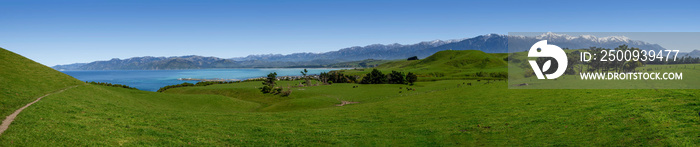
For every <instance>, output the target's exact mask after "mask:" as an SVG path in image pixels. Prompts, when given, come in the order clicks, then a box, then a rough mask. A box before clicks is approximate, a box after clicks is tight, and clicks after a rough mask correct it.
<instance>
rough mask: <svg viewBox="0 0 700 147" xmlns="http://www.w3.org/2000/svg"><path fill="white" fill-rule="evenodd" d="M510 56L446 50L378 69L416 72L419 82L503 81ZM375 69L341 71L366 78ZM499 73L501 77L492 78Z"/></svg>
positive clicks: (385, 65) (382, 65)
mask: <svg viewBox="0 0 700 147" xmlns="http://www.w3.org/2000/svg"><path fill="white" fill-rule="evenodd" d="M506 57H507V55H506V54H503V53H485V52H483V51H480V50H445V51H439V52H437V53H435V54H433V55H431V56H429V57H427V58H425V59H421V60H411V61H407V60H400V61H392V62H388V63H384V64H381V65H379V66H377V67H376V69H379V70H380V71H382V72H384V73H389V72H391V71H392V70H395V71H400V72H404V73H407V72H412V73H416V74H417V75H418V77H419V78H418V80H419V81H432V80H445V79H503V78H504V77H502V75H504V74H505V72H507V70H508V69H507V64H508V63H507V62H506V61H505V60H504V59H505V58H506ZM370 71H371V69H349V70H341V71H339V72H343V73H345V74H349V75H357V76H363V75H364V74H367V73H369V72H370ZM492 74H499V75H501V76H497V75H492Z"/></svg>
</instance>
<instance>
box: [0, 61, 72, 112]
mask: <svg viewBox="0 0 700 147" xmlns="http://www.w3.org/2000/svg"><path fill="white" fill-rule="evenodd" d="M0 69H2V70H0V85H2V86H0V92H2V96H1V97H0V116H7V115H9V114H10V113H12V112H13V111H15V110H17V109H18V108H20V107H22V106H24V105H26V104H27V103H29V102H32V101H34V100H36V98H37V97H40V96H43V95H45V94H48V93H50V92H52V91H56V90H59V89H63V88H66V87H68V86H72V85H77V84H81V83H82V82H81V81H79V80H77V79H75V78H73V77H70V76H68V75H66V74H63V73H61V72H59V71H56V70H54V69H51V68H49V67H46V66H44V65H42V64H39V63H37V62H34V61H32V60H30V59H27V58H25V57H23V56H21V55H18V54H15V53H13V52H10V51H8V50H5V49H3V48H0ZM3 118H4V117H3Z"/></svg>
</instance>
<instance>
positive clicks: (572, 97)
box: [0, 57, 700, 146]
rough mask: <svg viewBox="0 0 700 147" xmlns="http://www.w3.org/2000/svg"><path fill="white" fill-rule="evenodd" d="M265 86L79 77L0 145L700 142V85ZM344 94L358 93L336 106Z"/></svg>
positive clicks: (27, 115) (21, 120)
mask: <svg viewBox="0 0 700 147" xmlns="http://www.w3.org/2000/svg"><path fill="white" fill-rule="evenodd" d="M18 58H19V57H18ZM413 62H415V61H413ZM443 63H446V62H443ZM415 66H421V65H415ZM426 68H430V67H426ZM7 70H16V69H13V68H8V69H7ZM407 70H408V69H407ZM47 72H48V73H49V74H60V73H58V72H57V71H47ZM298 82H299V81H279V83H278V85H280V86H283V87H284V86H286V85H287V84H289V85H294V84H297V83H298ZM59 83H64V84H65V83H73V81H71V80H68V81H66V82H59ZM466 83H471V86H469V85H466ZM66 85H71V84H66ZM260 86H262V84H261V83H260V82H242V83H233V84H221V85H210V86H204V87H184V88H174V89H169V90H167V91H165V92H164V93H155V92H147V91H138V90H130V89H124V88H116V87H106V86H99V85H80V86H78V87H77V88H73V89H70V90H66V91H65V92H62V93H58V94H54V95H50V96H48V97H45V98H44V99H42V100H41V101H39V102H38V103H36V104H34V105H32V106H31V107H29V108H27V109H25V110H24V111H23V112H22V113H21V114H20V115H19V116H18V118H17V119H16V120H15V122H14V123H13V124H12V125H11V127H10V129H8V130H7V131H6V132H5V133H4V134H2V136H0V146H103V145H110V146H117V145H124V146H252V145H256V146H283V145H284V146H697V145H698V144H700V139H699V138H700V126H699V125H698V124H699V121H700V117H699V116H698V111H700V100H698V99H697V96H698V95H700V91H698V90H671V89H667V90H663V89H661V90H660V89H652V90H649V89H639V90H626V89H609V90H600V89H598V90H595V89H593V90H587V89H575V90H566V89H554V90H538V89H508V84H507V82H506V81H494V80H490V81H486V80H480V81H477V80H438V81H423V82H418V83H416V85H414V86H407V85H389V84H382V85H361V84H333V85H322V86H311V87H296V88H293V92H292V94H291V95H290V96H289V97H282V96H278V95H269V94H268V95H264V94H261V93H260V92H259V91H258V89H256V87H260ZM353 86H359V87H358V88H353ZM59 87H60V86H59ZM399 87H400V88H399ZM407 87H409V88H414V89H416V91H407V90H406V88H407ZM48 91H51V90H46V93H48ZM399 91H401V92H400V93H399ZM39 93H41V92H39ZM3 98H5V97H3ZM338 100H344V101H354V102H360V103H357V104H350V105H345V106H342V107H339V106H335V105H336V104H339V103H340V102H339V101H338Z"/></svg>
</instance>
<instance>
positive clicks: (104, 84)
mask: <svg viewBox="0 0 700 147" xmlns="http://www.w3.org/2000/svg"><path fill="white" fill-rule="evenodd" d="M85 83H89V84H93V85H102V86H110V87H120V88H126V89H135V90H138V89H136V88H134V87H129V86H127V85H122V84H112V83H107V82H95V81H91V82H88V81H85Z"/></svg>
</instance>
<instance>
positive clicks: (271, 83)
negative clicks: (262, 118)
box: [260, 72, 277, 93]
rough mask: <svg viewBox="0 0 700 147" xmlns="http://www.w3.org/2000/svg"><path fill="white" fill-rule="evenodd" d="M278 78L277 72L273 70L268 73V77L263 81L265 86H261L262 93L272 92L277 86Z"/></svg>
mask: <svg viewBox="0 0 700 147" xmlns="http://www.w3.org/2000/svg"><path fill="white" fill-rule="evenodd" d="M276 80H277V72H272V73H270V74H267V78H265V80H264V81H263V82H262V84H263V87H261V88H260V92H262V93H270V92H272V89H273V88H275V81H276Z"/></svg>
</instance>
